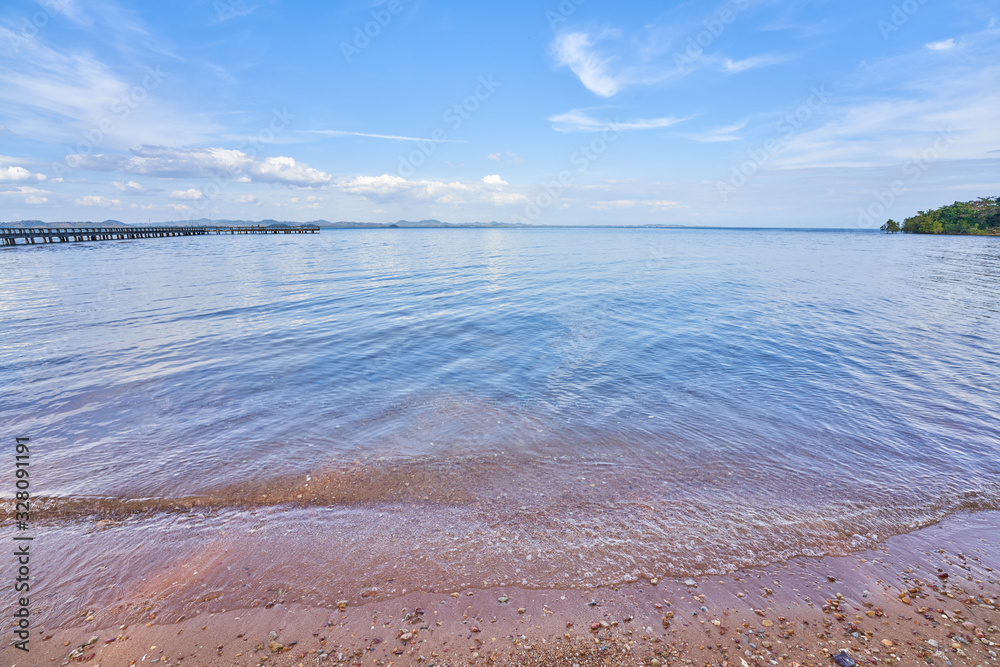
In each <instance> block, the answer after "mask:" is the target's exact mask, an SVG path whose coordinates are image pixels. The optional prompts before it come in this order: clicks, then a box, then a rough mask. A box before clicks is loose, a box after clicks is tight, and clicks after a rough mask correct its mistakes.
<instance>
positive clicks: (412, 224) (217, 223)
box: [0, 218, 685, 229]
mask: <svg viewBox="0 0 1000 667" xmlns="http://www.w3.org/2000/svg"><path fill="white" fill-rule="evenodd" d="M304 225H316V226H319V227H320V228H322V229H396V228H400V229H402V228H410V229H426V228H436V227H443V228H466V229H481V228H493V227H521V228H524V227H550V226H551V225H525V224H522V223H511V222H497V221H495V220H494V221H493V222H442V221H440V220H418V221H412V220H398V221H396V222H349V221H346V220H342V221H338V222H330V221H329V220H311V221H309V222H280V221H278V220H270V219H268V220H209V219H208V218H200V219H198V220H172V221H169V222H154V223H145V222H141V223H139V222H121V221H119V220H103V221H101V222H89V221H88V222H42V221H41V220H21V221H18V222H2V223H0V227H151V226H152V227H249V226H260V227H301V226H304ZM615 226H621V227H684V226H685V225H615Z"/></svg>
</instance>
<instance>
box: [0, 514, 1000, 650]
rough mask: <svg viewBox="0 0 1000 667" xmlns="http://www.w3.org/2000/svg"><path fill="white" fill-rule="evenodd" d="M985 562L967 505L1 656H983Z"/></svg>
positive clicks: (46, 638) (981, 535)
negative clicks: (656, 572) (872, 542)
mask: <svg viewBox="0 0 1000 667" xmlns="http://www.w3.org/2000/svg"><path fill="white" fill-rule="evenodd" d="M636 548H637V549H641V548H642V547H641V545H637V546H636ZM998 571H1000V512H979V513H971V514H968V513H967V514H959V515H955V516H952V517H950V518H948V519H947V520H945V521H943V522H942V523H940V524H937V525H935V526H932V527H929V528H925V529H922V530H919V531H916V532H914V533H910V534H906V535H900V536H896V537H892V538H890V539H889V540H887V542H886V543H885V544H884V545H883V546H882V547H881V548H878V549H874V550H868V551H862V552H858V553H855V554H853V555H850V556H842V557H827V558H818V559H817V558H800V559H793V560H791V561H789V562H786V563H781V564H776V565H772V566H768V567H764V568H754V569H747V570H741V571H738V572H736V573H734V574H731V575H725V576H704V577H699V578H697V579H683V578H681V579H669V580H664V581H656V582H655V584H654V582H652V581H642V582H638V583H634V584H628V585H624V586H620V587H607V588H595V589H591V590H551V589H550V590H522V589H518V588H511V587H505V588H502V589H500V588H493V589H476V590H463V591H450V592H446V593H418V592H415V593H409V594H406V595H402V596H398V597H392V598H383V599H377V598H372V597H368V596H366V595H365V594H364V593H357V594H354V593H351V592H346V591H345V592H344V593H343V598H342V599H340V600H338V602H339V603H340V605H339V608H338V605H337V604H331V605H329V607H328V608H327V607H307V606H301V605H281V604H273V605H272V604H264V605H262V606H259V607H255V608H248V609H228V610H223V609H222V608H216V607H213V604H218V603H219V602H220V600H219V599H216V598H212V596H206V599H205V600H204V603H203V604H204V606H205V611H203V612H201V613H196V614H193V615H191V616H188V617H176V616H173V615H170V614H168V613H167V612H164V613H159V612H158V611H157V610H156V609H155V608H153V607H150V608H148V609H144V610H143V612H144V613H145V617H144V619H143V621H141V622H136V623H132V624H131V625H124V626H123V625H112V626H110V627H100V626H101V625H102V624H101V623H100V622H99V619H98V618H96V617H92V618H91V619H90V620H89V621H88V620H87V618H82V619H80V620H79V624H78V625H75V626H74V627H58V628H57V627H46V625H45V618H44V616H43V615H39V616H38V617H36V619H35V621H34V627H35V628H36V629H38V632H36V633H35V634H34V635H33V637H32V650H31V652H30V654H24V653H23V652H20V651H17V650H15V649H13V648H12V647H10V646H5V647H4V648H3V649H2V650H0V663H2V664H4V665H16V666H17V667H23V666H25V665H38V666H41V665H51V664H57V665H63V664H77V663H83V664H88V665H104V666H106V667H113V666H118V665H121V666H123V667H124V666H126V665H145V664H157V665H160V664H164V665H184V666H191V665H197V666H202V665H205V666H208V665H278V666H293V665H303V666H308V665H363V666H364V665H382V666H387V665H396V666H399V665H438V666H441V667H443V666H446V665H567V666H571V665H580V666H581V667H585V666H587V665H699V666H700V665H720V666H722V667H728V666H729V665H732V666H734V667H736V666H739V667H742V665H744V664H747V665H775V664H776V665H800V666H802V667H805V666H807V665H835V664H836V663H835V662H834V660H833V659H832V657H831V655H832V654H834V653H837V652H839V651H841V650H846V651H847V653H848V654H849V655H850V656H851V658H852V659H853V660H854V661H856V662H857V664H859V665H866V664H883V663H886V664H901V665H922V664H934V665H949V664H950V665H984V666H985V665H996V664H1000V646H998V644H1000V631H998V626H1000V607H998V604H1000V599H998V598H1000V582H998ZM164 585H167V584H164ZM126 598H127V596H125V597H123V599H122V603H123V606H124V605H127V603H128V600H127V599H126ZM846 664H850V663H846Z"/></svg>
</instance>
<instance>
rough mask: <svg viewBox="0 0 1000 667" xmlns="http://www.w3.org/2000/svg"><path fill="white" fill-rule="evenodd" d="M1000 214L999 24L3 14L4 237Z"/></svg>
mask: <svg viewBox="0 0 1000 667" xmlns="http://www.w3.org/2000/svg"><path fill="white" fill-rule="evenodd" d="M998 194H1000V5H998V4H997V3H996V2H995V1H994V0H990V1H976V0H951V1H938V0H933V1H932V0H906V1H905V2H900V1H899V0H885V1H883V0H875V1H872V0H864V1H863V2H862V1H855V0H841V1H839V2H833V1H805V0H800V1H797V0H785V1H768V0H725V1H721V2H719V1H710V0H705V1H697V0H692V1H689V2H666V3H662V2H661V3H652V2H635V1H630V0H622V1H619V2H614V3H608V2H599V1H598V0H563V1H562V2H558V1H552V2H537V1H534V2H520V1H516V0H513V1H508V2H503V3H499V2H497V3H470V2H444V1H439V2H433V1H431V0H392V1H390V2H351V1H346V2H308V1H305V0H302V1H299V2H290V1H287V0H286V1H280V0H176V1H174V2H169V3H148V2H145V3H139V2H129V1H125V0H87V1H86V2H84V1H83V0H43V1H41V2H35V1H31V0H7V1H6V2H4V4H3V6H2V8H0V220H2V221H13V220H21V219H41V220H45V221H59V220H104V219H108V218H113V219H117V220H122V221H127V222H140V221H142V222H145V221H147V220H151V221H153V222H157V221H165V220H184V219H194V218H201V217H212V218H214V219H219V218H231V219H255V220H256V219H264V218H275V219H279V220H294V221H305V220H314V219H320V218H323V219H327V220H334V221H335V220H357V221H393V220H398V219H409V220H417V219H424V218H438V219H442V220H447V221H454V222H467V221H489V220H499V221H505V222H516V221H520V222H532V223H537V224H601V223H610V224H651V223H652V224H688V225H727V226H796V227H877V226H878V225H879V224H881V223H882V222H884V220H885V219H886V218H888V217H890V216H892V217H895V218H897V219H901V218H903V217H905V216H907V215H910V214H912V213H914V212H915V211H916V210H918V209H922V208H928V207H935V206H938V205H941V204H945V203H950V202H952V201H955V200H967V199H972V198H975V197H978V196H987V195H998Z"/></svg>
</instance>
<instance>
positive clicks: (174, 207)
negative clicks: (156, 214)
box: [167, 204, 191, 213]
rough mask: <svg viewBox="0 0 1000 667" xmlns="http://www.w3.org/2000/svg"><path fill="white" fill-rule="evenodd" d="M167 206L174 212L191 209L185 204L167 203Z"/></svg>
mask: <svg viewBox="0 0 1000 667" xmlns="http://www.w3.org/2000/svg"><path fill="white" fill-rule="evenodd" d="M167 208H169V209H170V210H171V211H174V212H175V213H187V212H188V211H190V210H191V207H190V206H188V205H187V204H167Z"/></svg>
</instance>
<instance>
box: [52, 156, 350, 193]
mask: <svg viewBox="0 0 1000 667" xmlns="http://www.w3.org/2000/svg"><path fill="white" fill-rule="evenodd" d="M67 162H68V163H69V165H70V166H72V167H77V168H81V169H93V170H96V171H118V172H121V173H124V174H137V175H148V176H159V177H167V178H211V177H213V176H215V177H219V178H221V179H224V180H233V181H236V182H253V183H274V184H278V185H292V186H298V187H317V186H322V185H326V184H327V183H330V182H331V181H332V180H333V177H332V176H331V175H330V174H327V173H325V172H322V171H320V170H318V169H313V168H312V167H310V166H308V165H306V164H303V163H301V162H297V161H296V160H295V159H294V158H290V157H269V158H265V159H263V160H258V159H256V158H254V157H252V156H250V155H247V154H246V153H244V152H242V151H239V150H234V149H226V148H174V147H169V146H141V147H139V148H133V149H132V156H131V157H129V156H125V155H110V154H102V155H93V156H88V155H72V156H69V158H68V159H67Z"/></svg>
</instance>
